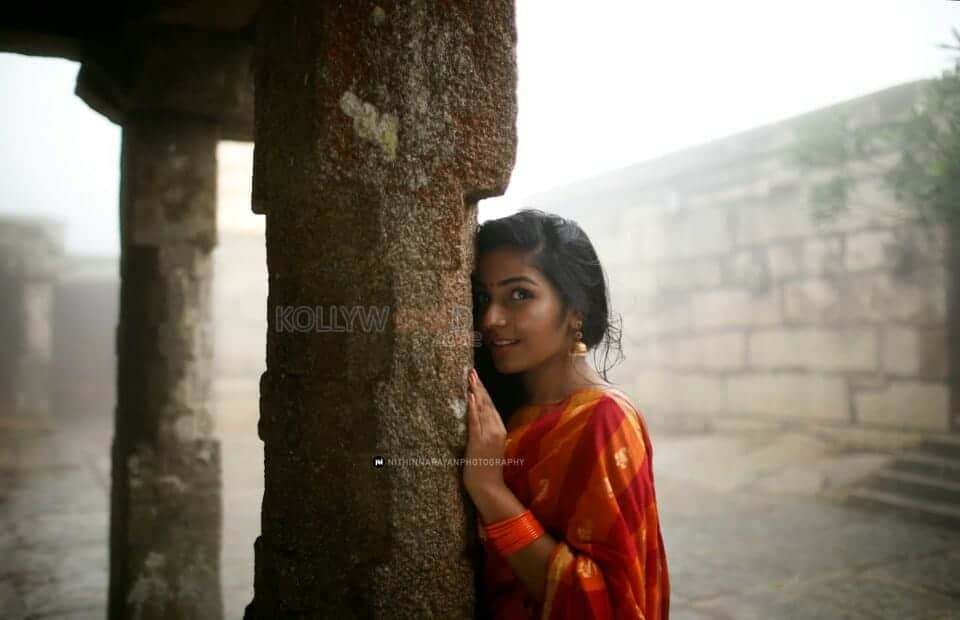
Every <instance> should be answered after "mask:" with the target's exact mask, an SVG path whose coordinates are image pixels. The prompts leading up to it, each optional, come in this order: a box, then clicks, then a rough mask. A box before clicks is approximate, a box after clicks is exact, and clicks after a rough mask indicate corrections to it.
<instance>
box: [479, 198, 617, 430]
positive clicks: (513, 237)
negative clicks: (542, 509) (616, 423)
mask: <svg viewBox="0 0 960 620" xmlns="http://www.w3.org/2000/svg"><path fill="white" fill-rule="evenodd" d="M500 248H508V249H512V250H515V251H517V252H519V253H522V254H525V255H527V258H528V260H529V261H530V262H531V264H532V265H533V266H535V267H536V268H537V269H539V270H540V272H542V273H543V275H544V277H546V278H547V280H548V281H549V282H550V284H551V285H553V287H554V288H555V289H556V291H557V293H558V294H559V297H560V302H561V307H562V311H563V313H566V311H567V310H568V309H570V308H572V309H574V310H576V311H578V312H579V313H580V314H581V315H582V316H583V327H582V328H581V331H582V332H583V338H582V340H583V343H584V344H585V345H586V346H587V350H588V351H589V350H592V351H593V353H594V356H595V359H596V354H597V346H598V345H600V344H603V345H604V358H603V360H604V366H603V368H602V370H600V372H601V374H602V376H603V378H604V380H605V381H609V379H607V370H608V368H612V367H613V366H614V365H616V363H617V362H619V361H620V359H623V350H622V348H621V343H620V340H621V327H620V326H618V325H614V324H613V323H612V322H611V321H610V299H609V294H608V289H609V285H608V283H607V277H606V274H605V273H604V271H603V267H602V266H601V265H600V260H599V259H598V258H597V253H596V251H595V250H594V248H593V244H592V243H591V242H590V238H589V237H587V234H586V233H585V232H583V229H582V228H580V226H579V224H577V223H576V222H575V221H573V220H570V219H566V218H563V217H560V216H559V215H555V214H552V213H545V212H543V211H541V210H539V209H524V210H522V211H519V212H517V213H514V214H513V215H509V216H507V217H502V218H499V219H495V220H487V221H485V222H483V223H482V224H479V225H478V226H477V228H476V235H475V246H474V257H475V260H476V261H477V262H478V263H479V260H480V258H481V257H482V256H483V255H484V254H486V253H487V252H490V251H492V250H496V249H500ZM476 297H477V292H476V291H474V304H473V307H474V312H473V326H474V330H476V331H479V330H480V327H481V326H480V324H479V323H480V318H481V317H480V313H479V312H478V311H477V310H478V308H477V303H476ZM622 322H623V321H622V319H620V321H619V323H620V325H622ZM480 342H481V343H482V344H481V346H480V347H477V348H475V349H474V366H476V368H477V373H478V374H479V375H480V380H481V381H483V384H484V386H486V388H487V391H489V392H490V397H491V399H492V400H493V403H494V405H495V406H496V407H497V411H499V412H500V415H501V417H502V418H503V419H504V424H506V421H507V420H508V419H509V418H510V415H511V414H512V413H513V412H514V411H516V409H517V408H518V407H520V406H522V405H524V404H526V400H527V394H526V393H525V389H524V386H523V381H522V378H523V377H522V375H521V374H519V373H517V374H510V375H504V374H501V373H499V372H497V370H496V368H495V367H494V365H493V359H492V357H491V355H490V350H489V348H488V347H487V346H486V343H484V342H483V341H482V340H481V341H480ZM611 348H613V349H614V350H615V351H616V352H617V353H618V354H619V357H618V359H617V360H616V361H614V362H613V364H611V365H610V366H607V360H608V358H609V355H610V349H611Z"/></svg>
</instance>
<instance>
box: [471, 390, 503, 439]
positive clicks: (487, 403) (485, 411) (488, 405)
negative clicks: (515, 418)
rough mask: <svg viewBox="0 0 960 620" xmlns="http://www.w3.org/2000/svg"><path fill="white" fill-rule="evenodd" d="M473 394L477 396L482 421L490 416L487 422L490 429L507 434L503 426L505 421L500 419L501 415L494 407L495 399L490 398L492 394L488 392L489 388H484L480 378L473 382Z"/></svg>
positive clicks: (476, 401) (476, 400)
mask: <svg viewBox="0 0 960 620" xmlns="http://www.w3.org/2000/svg"><path fill="white" fill-rule="evenodd" d="M471 387H472V388H473V392H474V394H475V399H474V400H475V403H476V406H477V408H478V409H479V410H481V411H480V414H479V417H480V419H484V417H485V416H489V419H487V420H486V422H487V425H488V426H489V428H490V429H497V430H500V431H504V432H506V429H505V428H504V426H503V420H501V419H500V415H499V414H498V413H497V409H496V407H495V406H494V405H493V399H491V398H490V394H489V393H488V392H487V388H486V387H484V385H483V383H481V382H480V378H479V377H477V378H476V379H474V381H473V385H472V386H471Z"/></svg>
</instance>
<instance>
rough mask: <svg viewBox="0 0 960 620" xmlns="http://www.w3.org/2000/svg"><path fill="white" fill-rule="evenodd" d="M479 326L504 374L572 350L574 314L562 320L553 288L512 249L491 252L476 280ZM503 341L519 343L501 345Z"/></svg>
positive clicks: (534, 366)
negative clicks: (498, 344)
mask: <svg viewBox="0 0 960 620" xmlns="http://www.w3.org/2000/svg"><path fill="white" fill-rule="evenodd" d="M473 286H474V289H475V292H476V302H475V303H476V311H477V315H478V317H479V318H478V327H479V329H480V331H481V332H482V334H483V340H484V343H485V345H486V346H487V347H488V348H489V349H490V352H491V355H492V357H493V363H494V366H495V367H496V369H497V372H499V373H501V374H513V373H518V372H525V371H527V370H530V369H532V368H536V367H537V366H539V365H540V364H542V363H543V362H544V361H546V360H548V359H549V358H551V357H554V356H556V355H558V354H560V355H566V353H567V351H568V350H569V348H570V344H571V337H570V327H569V326H570V324H572V321H573V319H574V317H573V313H572V312H567V313H566V316H561V314H562V310H561V302H560V297H559V295H558V294H557V291H556V289H555V288H554V287H553V285H552V284H551V283H550V282H549V281H548V280H547V279H546V278H545V277H544V276H543V274H542V273H541V272H540V270H539V269H537V268H536V267H534V266H532V265H530V264H528V263H527V262H526V260H525V257H524V255H523V254H520V253H518V252H516V251H514V250H511V249H508V248H501V249H497V250H492V251H490V252H487V253H486V254H484V255H483V256H482V257H480V260H479V261H477V269H476V272H475V273H474V275H473ZM498 340H511V341H516V342H515V343H514V344H510V345H508V346H497V344H496V341H498Z"/></svg>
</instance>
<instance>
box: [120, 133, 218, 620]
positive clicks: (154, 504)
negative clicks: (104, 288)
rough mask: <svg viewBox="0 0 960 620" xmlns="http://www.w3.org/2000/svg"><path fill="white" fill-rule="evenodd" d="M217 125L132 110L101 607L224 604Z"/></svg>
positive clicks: (204, 614) (152, 611) (192, 611)
mask: <svg viewBox="0 0 960 620" xmlns="http://www.w3.org/2000/svg"><path fill="white" fill-rule="evenodd" d="M217 140H218V130H217V127H216V126H215V125H210V124H206V123H204V122H200V121H193V120H190V119H189V118H187V117H184V116H167V117H160V116H156V115H154V116H150V117H142V116H141V117H135V118H131V119H130V120H129V121H128V123H127V124H126V125H125V126H124V130H123V146H122V154H121V187H120V235H121V258H120V278H121V283H120V317H119V324H118V326H117V335H116V346H117V365H118V371H117V409H116V428H115V435H114V439H113V485H112V495H111V506H110V519H111V523H110V596H109V616H110V618H143V619H147V618H213V619H216V618H221V617H222V615H223V605H222V596H221V591H220V536H221V523H222V513H221V499H220V449H219V443H218V442H217V441H216V440H215V439H214V438H213V435H212V433H213V428H212V426H213V424H212V417H211V412H210V404H209V403H210V369H211V364H212V360H211V357H212V346H211V336H210V327H211V326H210V289H211V277H212V273H211V264H212V263H211V250H212V249H213V247H214V245H215V244H216V172H217V164H216V146H217Z"/></svg>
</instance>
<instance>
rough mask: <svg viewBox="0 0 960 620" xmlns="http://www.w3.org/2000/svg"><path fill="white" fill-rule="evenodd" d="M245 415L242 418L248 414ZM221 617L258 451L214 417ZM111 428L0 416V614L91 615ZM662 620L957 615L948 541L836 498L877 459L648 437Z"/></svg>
mask: <svg viewBox="0 0 960 620" xmlns="http://www.w3.org/2000/svg"><path fill="white" fill-rule="evenodd" d="M248 413H249V412H248ZM221 431H222V433H221V436H222V441H223V444H222V445H223V458H224V461H223V471H224V509H225V510H224V515H225V517H224V545H223V554H222V559H223V571H222V573H223V588H224V609H225V617H226V618H240V617H242V614H243V608H244V606H245V605H246V603H247V602H248V601H249V600H250V598H251V596H252V581H253V579H252V574H253V568H252V564H253V552H252V544H253V540H254V538H255V537H256V535H257V534H258V532H259V510H260V500H261V497H262V474H261V472H262V448H261V444H260V442H259V440H258V439H257V438H256V430H255V423H253V422H252V421H251V420H250V419H249V416H248V415H247V414H244V415H242V416H235V417H233V418H230V419H224V420H222V421H221ZM109 441H110V430H109V427H108V426H107V425H104V424H89V423H88V424H86V425H85V426H83V427H73V428H65V427H61V428H58V429H55V430H53V431H49V432H43V431H40V430H38V429H36V428H31V427H29V426H28V425H24V424H20V425H17V424H14V423H13V421H11V420H4V419H3V418H0V557H2V558H3V562H2V563H0V617H2V618H11V619H15V618H50V619H53V618H81V619H83V618H103V617H104V615H105V605H106V592H107V568H108V566H107V534H108V511H107V508H108V501H107V498H108V484H109V459H108V457H107V455H108V453H109V450H108V448H109ZM654 446H655V458H654V464H655V475H656V477H657V478H656V479H657V494H658V500H659V504H660V511H661V513H660V515H661V522H662V526H663V529H664V538H665V544H666V546H667V555H668V564H669V569H670V576H671V582H672V605H671V617H672V618H673V620H700V619H710V618H712V619H731V620H749V619H751V618H763V619H771V618H772V619H780V618H783V619H792V618H797V619H799V618H810V619H814V618H815V619H818V620H819V619H829V618H897V619H906V618H917V619H921V618H923V619H931V620H933V619H946V618H958V619H960V532H958V531H956V530H951V529H947V528H945V527H941V526H935V525H930V524H926V523H922V522H919V521H914V520H911V519H910V518H908V517H905V516H901V515H899V514H894V513H888V512H876V511H870V510H866V509H862V508H858V507H854V506H847V505H845V504H844V503H843V502H842V499H841V498H842V493H838V492H837V491H838V490H842V489H843V487H844V486H845V485H849V484H850V483H852V482H854V481H855V480H856V479H857V477H859V476H862V475H863V474H864V473H865V472H867V471H869V470H870V469H872V468H875V467H877V466H879V465H880V464H881V463H883V462H885V459H886V458H887V457H886V456H885V455H879V454H873V455H871V454H836V453H831V452H830V451H829V450H828V449H826V448H825V446H824V445H823V444H820V443H819V442H817V441H816V440H813V439H810V438H809V437H806V436H803V435H798V434H794V435H789V434H787V435H785V434H783V433H780V434H777V435H776V436H772V435H770V434H766V435H763V434H754V435H742V434H738V435H718V436H712V437H705V436H662V437H659V436H655V437H654Z"/></svg>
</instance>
